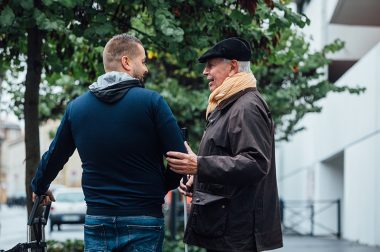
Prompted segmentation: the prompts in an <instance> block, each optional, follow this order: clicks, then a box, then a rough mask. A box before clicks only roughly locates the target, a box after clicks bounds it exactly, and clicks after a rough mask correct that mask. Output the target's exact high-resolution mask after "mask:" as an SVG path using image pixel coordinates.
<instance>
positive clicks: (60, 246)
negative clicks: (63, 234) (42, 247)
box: [47, 239, 84, 252]
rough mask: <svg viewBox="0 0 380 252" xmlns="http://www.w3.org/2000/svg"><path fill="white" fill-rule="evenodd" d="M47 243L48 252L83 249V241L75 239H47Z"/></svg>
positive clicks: (76, 251) (69, 251) (79, 250)
mask: <svg viewBox="0 0 380 252" xmlns="http://www.w3.org/2000/svg"><path fill="white" fill-rule="evenodd" d="M47 245H48V251H49V252H81V251H83V250H84V244H83V241H82V240H77V239H75V240H66V241H56V240H48V241H47Z"/></svg>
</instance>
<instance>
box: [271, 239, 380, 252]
mask: <svg viewBox="0 0 380 252" xmlns="http://www.w3.org/2000/svg"><path fill="white" fill-rule="evenodd" d="M274 251H275V252H380V248H379V247H377V248H376V247H371V246H365V245H361V244H358V243H355V242H349V241H346V240H338V239H335V238H317V237H308V236H285V237H284V247H283V248H281V249H277V250H274Z"/></svg>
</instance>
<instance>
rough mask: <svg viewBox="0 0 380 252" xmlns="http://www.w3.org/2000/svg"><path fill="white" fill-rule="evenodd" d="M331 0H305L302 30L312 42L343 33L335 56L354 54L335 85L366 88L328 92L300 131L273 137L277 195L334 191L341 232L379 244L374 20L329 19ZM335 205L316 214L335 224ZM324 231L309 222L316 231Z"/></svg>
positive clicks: (378, 49)
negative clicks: (369, 23)
mask: <svg viewBox="0 0 380 252" xmlns="http://www.w3.org/2000/svg"><path fill="white" fill-rule="evenodd" d="M332 2H335V4H336V2H337V1H335V0H334V1H331V2H330V1H325V0H314V1H311V3H310V4H309V5H308V6H307V10H306V15H307V16H308V17H309V18H310V19H311V22H312V23H311V26H310V27H309V28H307V29H306V31H305V33H306V34H313V37H314V40H313V41H312V42H311V43H312V44H313V48H314V49H320V48H322V46H323V45H324V44H326V43H328V42H331V41H332V40H333V39H334V38H335V37H340V38H343V40H344V39H347V43H346V46H347V47H346V49H345V51H343V52H342V53H341V54H340V55H338V56H337V58H338V59H343V60H345V59H347V60H350V59H358V62H357V63H356V64H355V65H354V66H352V67H351V68H350V69H349V70H348V71H347V72H346V73H345V74H344V75H343V76H342V77H341V78H340V79H339V80H338V81H337V82H336V85H347V86H350V87H357V86H361V87H365V88H366V91H365V92H364V93H362V94H360V95H354V94H348V93H336V94H329V95H328V96H327V98H326V99H324V100H323V101H321V103H320V104H321V105H322V107H323V111H322V112H321V113H319V114H311V115H308V116H306V117H305V118H304V119H303V121H302V122H301V124H302V126H305V127H306V130H305V131H303V132H300V133H299V134H297V135H296V136H294V137H293V139H292V140H291V141H290V142H289V143H280V144H278V151H277V155H278V158H277V160H278V169H279V172H278V174H279V190H280V196H281V198H282V199H284V200H285V201H286V200H306V201H307V200H316V201H319V200H336V199H338V198H340V199H341V212H340V213H341V216H342V219H341V220H342V223H341V228H342V229H341V231H342V238H344V239H348V240H351V241H358V242H360V243H363V244H368V245H376V246H380V235H379V234H380V214H379V213H380V196H379V195H380V183H379V181H380V155H379V153H380V152H379V150H380V28H378V27H356V26H351V27H348V26H341V25H331V24H328V23H327V22H328V20H330V19H331V14H332V13H333V10H334V8H335V7H334V6H333V4H332ZM323 4H324V6H323ZM331 6H333V7H331ZM323 9H325V10H327V14H326V13H325V14H322V12H323ZM323 20H327V21H326V22H324V21H323ZM323 26H324V29H325V30H327V32H326V33H325V34H324V35H323V34H322V33H323ZM318 33H319V34H318ZM342 34H344V36H343V35H342ZM323 36H325V38H324V37H323ZM316 207H317V206H316ZM316 210H317V209H316ZM336 213H337V208H336V207H332V208H331V209H329V210H328V211H326V212H324V213H322V214H319V215H318V216H316V219H315V222H316V223H319V224H321V225H323V226H325V227H328V228H331V230H332V231H334V230H337V217H336V216H337V215H336ZM327 233H328V232H327V231H326V229H324V228H320V227H318V226H316V227H315V228H314V234H317V235H318V234H320V235H324V234H327Z"/></svg>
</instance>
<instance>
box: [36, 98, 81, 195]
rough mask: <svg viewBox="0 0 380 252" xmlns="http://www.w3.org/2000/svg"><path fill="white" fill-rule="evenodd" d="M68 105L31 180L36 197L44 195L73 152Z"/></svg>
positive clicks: (73, 145)
mask: <svg viewBox="0 0 380 252" xmlns="http://www.w3.org/2000/svg"><path fill="white" fill-rule="evenodd" d="M70 105H71V104H69V106H68V108H67V110H66V112H65V114H64V116H63V118H62V121H61V124H60V125H59V127H58V130H57V133H56V135H55V137H54V139H53V141H52V142H51V144H50V146H49V150H48V151H46V152H45V153H44V154H43V155H42V158H41V161H40V163H39V165H38V168H37V171H36V174H35V175H34V178H33V179H32V183H31V186H32V190H33V192H34V193H36V194H37V195H41V194H44V193H45V192H46V191H47V190H48V189H49V186H50V183H51V182H52V181H53V180H54V179H55V177H56V176H57V174H58V172H59V171H60V170H62V168H63V166H64V165H65V164H66V162H67V160H68V159H69V158H70V156H71V155H72V154H73V152H74V150H75V144H74V140H73V136H72V134H71V129H70V122H69V114H70V108H71V106H70Z"/></svg>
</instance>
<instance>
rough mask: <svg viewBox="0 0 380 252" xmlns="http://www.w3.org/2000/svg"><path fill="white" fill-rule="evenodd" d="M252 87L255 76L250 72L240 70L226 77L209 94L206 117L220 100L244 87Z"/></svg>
mask: <svg viewBox="0 0 380 252" xmlns="http://www.w3.org/2000/svg"><path fill="white" fill-rule="evenodd" d="M254 87H256V78H255V76H254V75H253V74H252V73H246V72H240V73H237V74H234V75H232V76H231V77H227V78H226V79H225V80H224V81H223V83H222V84H221V85H220V86H219V87H217V88H216V89H215V90H214V91H213V92H212V93H211V94H210V97H209V98H208V106H207V111H206V119H207V117H208V115H209V114H210V113H211V112H212V111H214V110H215V108H216V107H217V106H218V105H219V104H220V103H221V102H222V101H224V100H225V99H227V98H229V97H231V96H233V95H234V94H236V93H238V92H240V91H242V90H244V89H246V88H254Z"/></svg>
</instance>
